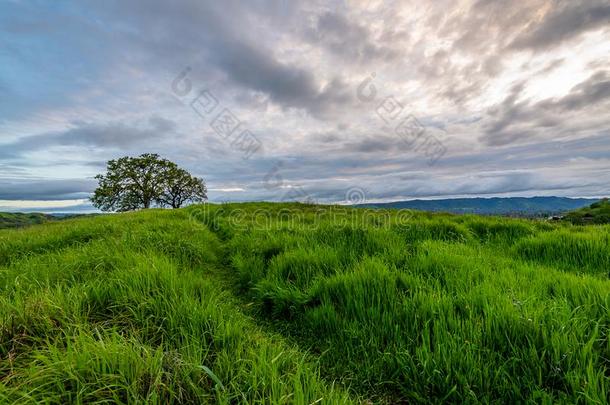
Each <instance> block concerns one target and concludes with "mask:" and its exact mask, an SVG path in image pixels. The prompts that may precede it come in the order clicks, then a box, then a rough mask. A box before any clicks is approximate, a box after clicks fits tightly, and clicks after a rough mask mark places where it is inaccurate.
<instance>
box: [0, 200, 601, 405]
mask: <svg viewBox="0 0 610 405" xmlns="http://www.w3.org/2000/svg"><path fill="white" fill-rule="evenodd" d="M609 243H610V226H591V227H575V226H572V225H562V224H548V223H544V222H534V221H526V220H512V219H498V218H489V217H486V218H483V217H477V216H451V215H446V214H429V213H412V212H408V211H396V210H388V211H384V210H364V209H342V208H336V207H335V208H331V207H322V206H309V205H307V206H306V205H279V204H235V205H219V206H210V205H208V206H194V207H189V208H187V209H183V210H176V211H161V210H151V211H147V212H138V213H132V214H122V215H115V216H104V217H94V218H82V219H74V220H68V221H64V222H58V223H50V224H46V225H41V226H35V227H30V228H26V229H20V230H5V231H1V232H0V403H37V402H43V401H44V402H50V403H66V402H77V403H82V402H87V403H89V402H99V403H101V402H109V401H113V402H129V403H134V402H138V401H140V402H144V401H145V402H150V403H189V402H195V403H295V404H312V403H370V402H374V403H397V402H409V403H419V402H426V403H427V402H441V401H447V402H471V403H477V402H484V403H487V402H491V401H499V402H503V403H518V402H525V401H529V402H547V403H550V402H565V403H606V400H607V398H608V395H609V394H610V381H609V376H610V361H609V360H608V359H610V340H609V332H610V331H609V327H610V314H609V310H608V308H610V281H609V280H608V276H609V269H610V249H608V244H609Z"/></svg>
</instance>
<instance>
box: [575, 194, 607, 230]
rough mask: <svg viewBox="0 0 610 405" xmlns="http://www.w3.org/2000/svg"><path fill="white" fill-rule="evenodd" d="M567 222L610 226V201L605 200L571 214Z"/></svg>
mask: <svg viewBox="0 0 610 405" xmlns="http://www.w3.org/2000/svg"><path fill="white" fill-rule="evenodd" d="M565 220H567V221H570V222H571V223H573V224H576V225H586V224H610V201H608V199H607V198H604V199H603V200H601V201H598V202H596V203H593V204H591V205H590V206H588V207H585V208H581V209H579V210H576V211H572V212H569V213H568V214H567V215H566V216H565Z"/></svg>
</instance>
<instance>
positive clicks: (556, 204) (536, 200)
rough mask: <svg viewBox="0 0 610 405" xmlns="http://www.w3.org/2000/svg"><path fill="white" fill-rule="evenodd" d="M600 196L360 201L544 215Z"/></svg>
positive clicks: (458, 211)
mask: <svg viewBox="0 0 610 405" xmlns="http://www.w3.org/2000/svg"><path fill="white" fill-rule="evenodd" d="M596 201H597V199H589V198H566V197H531V198H526V197H507V198H499V197H494V198H452V199H444V200H410V201H395V202H389V203H369V204H360V205H358V206H359V207H365V208H401V209H416V210H422V211H433V212H451V213H454V214H481V215H516V216H545V215H556V214H561V213H563V212H566V211H571V210H575V209H578V208H582V207H585V206H588V205H589V204H591V203H593V202H596Z"/></svg>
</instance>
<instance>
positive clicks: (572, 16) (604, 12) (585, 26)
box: [511, 0, 610, 50]
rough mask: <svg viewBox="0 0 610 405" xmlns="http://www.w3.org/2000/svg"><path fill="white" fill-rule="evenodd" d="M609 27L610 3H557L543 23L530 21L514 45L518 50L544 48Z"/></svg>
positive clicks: (555, 2) (553, 5) (553, 4)
mask: <svg viewBox="0 0 610 405" xmlns="http://www.w3.org/2000/svg"><path fill="white" fill-rule="evenodd" d="M608 24H610V4H608V2H607V1H604V0H601V1H595V0H586V1H573V0H572V1H554V2H552V3H551V9H550V11H549V12H548V13H547V14H546V15H545V16H544V18H543V19H542V21H540V22H531V23H530V24H529V25H528V27H527V28H526V29H525V30H524V32H523V33H521V34H520V35H519V36H518V37H517V38H516V39H515V40H514V41H513V42H512V44H511V47H512V48H516V49H525V48H528V49H536V50H538V49H545V48H549V47H552V46H556V45H558V44H560V43H562V42H565V41H568V40H570V39H573V38H575V37H578V36H579V35H581V34H583V33H585V32H587V31H592V30H595V29H597V28H600V27H603V26H607V25H608Z"/></svg>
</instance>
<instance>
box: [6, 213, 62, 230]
mask: <svg viewBox="0 0 610 405" xmlns="http://www.w3.org/2000/svg"><path fill="white" fill-rule="evenodd" d="M52 219H53V218H52V217H51V216H49V215H45V214H37V213H32V214H18V213H9V212H0V229H6V228H20V227H22V226H27V225H35V224H42V223H44V222H48V221H50V220H52Z"/></svg>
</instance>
